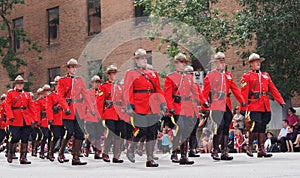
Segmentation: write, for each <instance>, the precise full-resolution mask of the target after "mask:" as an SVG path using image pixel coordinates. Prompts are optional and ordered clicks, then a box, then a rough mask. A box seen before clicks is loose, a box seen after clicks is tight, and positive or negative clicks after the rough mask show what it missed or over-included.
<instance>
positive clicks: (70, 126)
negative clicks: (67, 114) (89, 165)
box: [63, 119, 84, 140]
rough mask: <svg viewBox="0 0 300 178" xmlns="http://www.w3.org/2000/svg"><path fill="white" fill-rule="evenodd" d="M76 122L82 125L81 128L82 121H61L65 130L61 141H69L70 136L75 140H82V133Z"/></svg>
mask: <svg viewBox="0 0 300 178" xmlns="http://www.w3.org/2000/svg"><path fill="white" fill-rule="evenodd" d="M78 122H80V124H82V125H81V126H83V121H82V120H80V119H75V120H66V119H63V125H64V130H65V133H64V136H63V139H66V140H69V139H70V138H71V137H72V136H74V138H75V139H79V140H84V133H83V132H82V130H81V127H80V125H79V123H78Z"/></svg>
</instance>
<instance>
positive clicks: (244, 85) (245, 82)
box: [240, 74, 250, 111]
mask: <svg viewBox="0 0 300 178" xmlns="http://www.w3.org/2000/svg"><path fill="white" fill-rule="evenodd" d="M249 82H250V79H249V74H244V75H243V76H242V79H241V81H240V84H241V94H242V96H243V98H244V101H245V102H246V106H245V107H243V106H241V107H240V108H241V111H247V109H248V107H247V105H248V99H249V98H248V97H249V96H248V95H249V87H250V83H249Z"/></svg>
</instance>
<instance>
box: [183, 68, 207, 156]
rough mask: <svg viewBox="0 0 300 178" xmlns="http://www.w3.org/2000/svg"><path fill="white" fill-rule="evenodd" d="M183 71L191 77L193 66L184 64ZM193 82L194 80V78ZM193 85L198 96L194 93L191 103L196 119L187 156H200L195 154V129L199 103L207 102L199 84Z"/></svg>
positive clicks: (196, 127)
mask: <svg viewBox="0 0 300 178" xmlns="http://www.w3.org/2000/svg"><path fill="white" fill-rule="evenodd" d="M184 72H185V73H186V74H187V75H188V74H190V75H192V77H193V76H194V75H193V74H194V68H193V67H192V66H190V65H188V66H186V67H185V69H184ZM194 82H195V80H194ZM194 85H195V87H196V88H197V91H198V94H199V96H198V97H197V95H194V96H195V97H194V98H192V100H191V101H192V104H193V107H194V112H195V114H194V117H195V118H194V119H197V121H196V124H195V126H194V129H193V131H192V133H191V135H190V137H189V154H188V156H189V157H200V155H199V154H197V152H196V146H197V145H196V142H197V138H196V132H197V129H198V125H199V123H200V117H201V116H200V113H199V107H200V103H202V104H203V105H205V106H206V107H209V104H208V102H207V101H206V100H205V99H204V97H203V95H202V92H201V89H200V86H199V84H197V83H195V84H194Z"/></svg>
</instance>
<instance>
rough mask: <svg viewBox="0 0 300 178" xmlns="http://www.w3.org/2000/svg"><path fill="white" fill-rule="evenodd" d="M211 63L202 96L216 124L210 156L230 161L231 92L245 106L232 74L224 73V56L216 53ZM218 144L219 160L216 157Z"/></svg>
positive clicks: (217, 156)
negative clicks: (228, 148)
mask: <svg viewBox="0 0 300 178" xmlns="http://www.w3.org/2000/svg"><path fill="white" fill-rule="evenodd" d="M212 62H213V64H214V70H212V71H210V72H209V73H208V74H207V75H206V76H205V79H204V87H203V96H204V98H207V99H209V101H210V110H211V113H210V118H211V119H212V121H213V122H215V124H216V128H215V130H214V136H213V151H212V154H211V156H212V158H213V159H214V160H232V159H233V157H232V156H229V155H228V152H227V144H228V138H229V137H228V135H229V126H230V123H231V121H232V117H233V115H232V112H231V111H232V106H231V101H230V95H231V92H232V93H233V94H234V96H235V97H236V99H237V100H238V101H239V102H240V103H242V105H245V101H244V98H243V96H242V94H241V92H240V90H239V88H238V87H237V85H236V84H235V83H234V80H233V77H232V74H231V73H229V72H227V71H225V54H224V53H222V52H218V53H216V54H215V55H214V59H213V60H212ZM204 109H205V108H204ZM220 142H221V158H220V157H219V155H218V150H219V144H220Z"/></svg>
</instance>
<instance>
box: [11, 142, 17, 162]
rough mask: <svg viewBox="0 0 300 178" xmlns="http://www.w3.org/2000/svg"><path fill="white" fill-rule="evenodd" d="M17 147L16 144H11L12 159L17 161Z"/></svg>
mask: <svg viewBox="0 0 300 178" xmlns="http://www.w3.org/2000/svg"><path fill="white" fill-rule="evenodd" d="M17 145H18V144H17V143H14V144H13V150H12V151H13V152H12V159H18V157H17V156H16V150H17Z"/></svg>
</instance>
